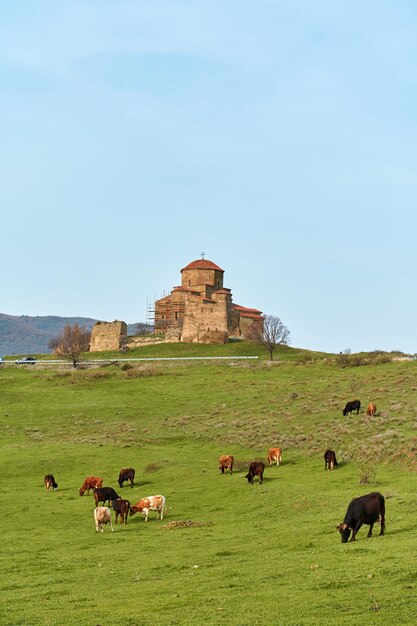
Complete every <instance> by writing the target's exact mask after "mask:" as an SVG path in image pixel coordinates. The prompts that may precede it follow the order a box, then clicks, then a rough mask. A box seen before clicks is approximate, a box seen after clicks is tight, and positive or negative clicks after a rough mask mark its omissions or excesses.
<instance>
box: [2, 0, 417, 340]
mask: <svg viewBox="0 0 417 626" xmlns="http://www.w3.org/2000/svg"><path fill="white" fill-rule="evenodd" d="M0 110H1V115H0V136H1V144H0V145H1V151H0V167H1V172H2V177H1V178H2V184H1V186H0V203H1V209H2V226H3V227H2V237H1V251H2V257H3V264H2V268H3V270H2V272H1V278H2V280H1V301H0V302H1V304H0V312H2V313H9V314H14V315H20V314H26V315H48V314H54V315H80V316H86V317H95V318H98V319H103V320H113V319H116V318H118V319H124V320H125V321H127V322H135V321H140V320H144V319H145V313H146V311H145V310H146V301H147V298H148V299H150V300H151V299H153V296H154V295H160V294H162V292H163V291H164V290H165V291H168V290H169V289H171V288H172V286H173V285H176V284H178V283H179V281H180V274H179V271H180V268H181V267H183V266H184V265H186V264H187V263H189V262H190V261H192V260H194V259H196V258H198V257H199V256H200V252H201V251H202V250H204V251H205V252H206V254H207V258H209V259H211V260H212V261H214V262H215V263H217V264H218V265H220V266H221V267H222V268H223V269H224V270H225V286H227V287H230V288H231V289H232V291H233V295H234V300H235V302H237V303H239V304H242V305H244V306H252V307H256V308H259V309H261V310H263V311H264V312H266V313H270V314H276V315H279V316H280V317H281V318H282V320H283V321H284V323H286V324H287V326H288V327H289V328H290V330H291V333H292V345H294V346H298V347H306V348H312V349H323V350H329V351H337V352H338V351H340V350H343V349H345V348H351V349H352V350H353V351H357V350H362V349H363V350H372V349H386V350H391V349H402V350H404V351H410V352H415V351H417V324H416V308H417V295H416V289H415V269H416V261H415V256H416V255H415V251H414V248H415V245H414V239H415V235H416V227H417V210H416V200H417V181H416V172H417V4H416V3H415V2H413V1H412V0H409V1H407V0H391V1H385V0H360V1H356V0H338V1H337V2H334V0H327V1H325V0H315V2H312V1H311V0H299V1H297V0H256V1H255V0H252V1H249V0H218V1H216V0H192V1H191V0H183V1H181V2H180V1H176V0H166V1H165V2H163V1H160V0H148V1H144V0H130V1H128V0H114V1H106V0H68V1H62V2H57V0H50V1H47V0H44V1H42V2H41V1H38V2H36V1H31V2H29V1H24V0H19V1H18V2H16V0H2V1H0Z"/></svg>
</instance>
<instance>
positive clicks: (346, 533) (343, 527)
mask: <svg viewBox="0 0 417 626" xmlns="http://www.w3.org/2000/svg"><path fill="white" fill-rule="evenodd" d="M336 529H337V530H338V531H339V533H340V534H341V536H342V543H347V542H348V540H349V537H350V532H351V529H350V528H349V526H348V525H347V524H345V523H344V522H343V524H339V525H338V526H336Z"/></svg>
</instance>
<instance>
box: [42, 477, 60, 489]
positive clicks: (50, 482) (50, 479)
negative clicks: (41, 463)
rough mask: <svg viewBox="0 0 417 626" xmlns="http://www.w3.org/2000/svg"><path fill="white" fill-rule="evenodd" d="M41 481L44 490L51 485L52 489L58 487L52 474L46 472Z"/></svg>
mask: <svg viewBox="0 0 417 626" xmlns="http://www.w3.org/2000/svg"><path fill="white" fill-rule="evenodd" d="M43 482H44V483H45V487H46V491H49V490H50V489H51V487H52V488H53V490H54V491H55V489H58V485H57V483H56V482H55V478H54V475H53V474H47V475H46V476H45V478H44V479H43Z"/></svg>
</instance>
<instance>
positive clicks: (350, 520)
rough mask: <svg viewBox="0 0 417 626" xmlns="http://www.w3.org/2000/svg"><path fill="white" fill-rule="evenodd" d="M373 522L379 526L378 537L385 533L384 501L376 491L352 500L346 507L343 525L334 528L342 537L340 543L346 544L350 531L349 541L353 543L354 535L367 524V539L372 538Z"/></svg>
mask: <svg viewBox="0 0 417 626" xmlns="http://www.w3.org/2000/svg"><path fill="white" fill-rule="evenodd" d="M375 522H379V523H380V524H381V532H380V533H379V534H380V535H383V534H384V531H385V500H384V496H383V495H382V494H380V493H379V492H378V491H373V492H372V493H367V494H366V495H365V496H360V498H354V499H353V500H352V502H351V503H350V504H349V506H348V510H347V512H346V515H345V519H344V520H343V524H339V525H338V526H336V528H337V530H338V531H339V532H340V534H341V535H342V543H346V542H347V541H348V539H349V536H350V533H351V531H352V539H351V541H355V537H356V533H357V532H358V530H359V529H360V527H361V526H362V524H369V532H368V537H372V529H373V527H374V524H375Z"/></svg>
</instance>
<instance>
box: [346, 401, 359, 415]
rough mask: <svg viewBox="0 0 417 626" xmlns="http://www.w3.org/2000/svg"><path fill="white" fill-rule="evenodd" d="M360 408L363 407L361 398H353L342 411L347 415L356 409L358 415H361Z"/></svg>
mask: <svg viewBox="0 0 417 626" xmlns="http://www.w3.org/2000/svg"><path fill="white" fill-rule="evenodd" d="M360 408H361V401H360V400H351V401H350V402H347V403H346V406H345V408H344V409H343V411H342V413H343V415H344V416H345V417H346V415H347V414H348V413H352V411H356V415H359V409H360Z"/></svg>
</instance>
